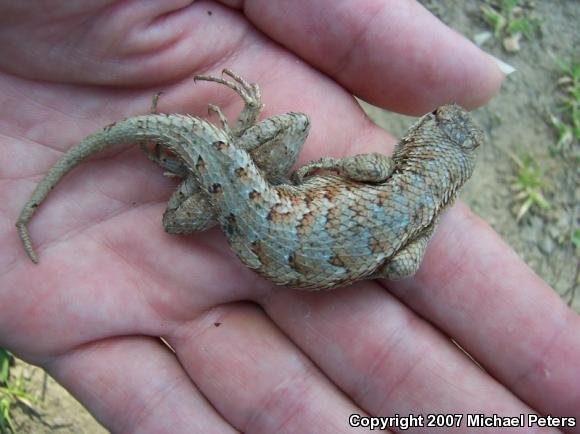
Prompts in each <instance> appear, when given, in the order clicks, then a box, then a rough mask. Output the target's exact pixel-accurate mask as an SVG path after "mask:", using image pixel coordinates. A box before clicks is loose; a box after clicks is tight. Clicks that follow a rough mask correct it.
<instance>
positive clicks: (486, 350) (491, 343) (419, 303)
mask: <svg viewBox="0 0 580 434" xmlns="http://www.w3.org/2000/svg"><path fill="white" fill-rule="evenodd" d="M385 285H388V286H389V287H390V288H393V290H394V291H395V292H396V294H397V296H398V297H400V298H401V299H402V300H403V301H404V302H405V303H406V304H409V305H410V306H411V307H412V308H413V310H415V311H416V312H418V313H419V314H420V315H422V316H424V317H425V318H428V319H429V320H430V321H431V322H433V323H435V324H436V325H437V326H438V327H440V328H441V329H442V330H444V331H445V332H447V333H449V334H450V335H451V336H452V337H453V338H454V339H455V340H456V341H457V342H458V343H459V344H460V345H461V346H462V347H463V348H465V349H466V350H467V351H468V352H469V353H470V354H472V355H473V356H474V357H475V358H476V359H477V360H478V362H480V363H481V364H482V365H483V366H484V368H485V369H486V370H488V371H489V372H490V373H491V374H492V375H494V376H495V377H496V378H498V379H499V381H501V382H502V383H503V384H505V385H506V386H507V387H508V388H509V389H510V390H513V391H514V392H515V393H516V394H517V395H518V396H519V397H520V398H521V399H522V400H523V401H525V402H527V403H529V404H530V405H531V406H532V407H534V408H535V409H536V410H538V411H540V412H541V413H543V414H551V415H554V416H556V415H559V416H568V417H570V416H575V417H576V418H577V419H578V418H579V417H580V375H579V373H580V368H579V366H580V317H579V316H578V315H577V314H575V313H574V312H572V311H571V310H570V309H569V308H568V307H567V306H566V305H565V304H564V303H563V302H562V300H560V298H559V297H558V296H557V294H556V293H555V292H554V291H553V290H552V289H551V288H549V287H548V285H546V283H545V282H543V281H542V280H541V279H540V278H539V277H538V276H536V275H535V274H534V272H533V271H532V270H531V269H529V268H528V267H527V266H526V265H525V264H524V263H523V262H522V260H521V259H520V258H519V257H518V256H517V255H516V254H515V253H514V252H513V251H512V250H511V249H510V248H509V247H508V246H507V245H506V244H505V243H504V242H503V241H502V240H501V239H499V237H498V236H497V234H496V233H495V232H493V230H491V229H490V228H489V226H487V225H486V224H485V223H484V222H482V221H481V220H480V219H479V218H477V217H476V216H474V215H473V214H472V213H471V212H470V211H469V210H468V209H467V208H466V207H465V206H460V207H456V208H455V209H454V210H453V211H452V212H449V213H448V214H447V215H446V216H445V217H444V218H443V221H442V224H441V226H440V229H439V231H438V232H436V234H435V237H434V239H433V240H432V243H431V245H430V246H429V249H428V250H427V255H426V257H425V261H424V262H423V265H422V266H421V268H420V269H419V272H418V273H417V275H416V276H415V277H414V278H413V279H408V280H406V281H403V282H398V283H387V282H385Z"/></svg>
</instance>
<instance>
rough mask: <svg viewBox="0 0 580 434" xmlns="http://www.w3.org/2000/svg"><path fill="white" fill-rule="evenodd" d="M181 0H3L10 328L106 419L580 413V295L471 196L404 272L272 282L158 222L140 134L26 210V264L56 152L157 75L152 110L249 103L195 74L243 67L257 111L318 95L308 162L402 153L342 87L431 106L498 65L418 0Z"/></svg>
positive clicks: (179, 427)
mask: <svg viewBox="0 0 580 434" xmlns="http://www.w3.org/2000/svg"><path fill="white" fill-rule="evenodd" d="M189 3H190V2H178V1H166V2H134V3H128V2H104V1H103V2H86V4H85V3H82V4H80V6H79V5H76V4H75V5H74V7H75V8H77V9H75V10H71V9H70V8H72V7H73V6H71V5H72V3H71V2H64V1H63V2H61V5H60V6H59V5H55V4H53V7H52V9H50V10H44V9H42V10H41V9H40V8H37V9H34V10H30V6H28V7H27V6H26V5H24V4H23V3H22V2H4V3H3V4H2V3H0V5H1V6H0V8H1V10H2V12H3V13H2V14H0V16H1V17H2V18H0V21H1V22H2V25H1V26H0V40H2V41H3V43H2V45H0V50H2V51H1V52H2V55H0V67H1V68H2V72H1V75H0V89H1V91H0V95H1V96H0V98H2V105H1V108H0V110H2V112H1V114H0V131H1V132H2V138H0V140H1V141H2V146H1V148H0V149H2V153H1V154H0V168H1V171H2V172H1V174H0V181H1V184H0V191H1V194H2V196H1V197H2V201H1V203H2V207H1V215H2V223H1V224H2V230H1V231H0V233H1V235H2V245H3V246H4V247H3V249H2V251H1V252H0V254H1V256H0V267H1V268H0V269H1V272H0V300H2V304H1V305H0V330H1V331H2V332H1V333H0V346H4V347H7V348H9V349H10V350H12V351H14V352H15V353H16V354H17V355H18V356H20V357H22V358H24V359H26V360H28V361H30V362H33V363H36V364H39V365H41V366H43V367H44V368H45V369H47V370H48V372H49V373H50V374H51V375H53V376H54V377H55V378H56V379H57V380H58V381H60V382H61V383H62V384H63V385H65V387H67V388H68V389H69V390H70V391H71V392H72V393H73V394H74V395H75V396H76V397H77V398H78V399H80V400H81V402H83V403H84V405H85V406H87V408H88V409H89V410H90V411H91V412H92V413H93V414H94V415H95V416H96V417H97V418H98V419H99V420H100V421H101V423H103V424H104V425H105V426H106V427H108V428H109V429H111V430H112V431H114V432H128V431H135V432H155V433H157V432H172V433H178V432H188V433H189V432H228V431H235V430H240V431H244V432H260V431H263V432H273V431H291V430H292V431H296V432H326V431H327V432H345V431H350V428H349V426H348V425H347V423H348V418H349V415H351V414H354V413H358V414H361V415H365V414H371V415H382V416H392V415H394V414H395V413H398V414H402V415H405V414H408V413H413V414H418V413H422V414H427V413H485V414H488V415H491V414H493V413H495V414H498V415H502V416H508V415H509V416H515V415H519V414H520V413H524V414H525V413H530V412H533V411H536V412H538V413H541V414H546V413H550V414H552V415H562V416H576V417H579V416H580V414H579V410H578V409H580V396H578V394H577V392H575V391H577V390H580V387H579V386H580V384H579V383H580V379H579V377H580V376H578V368H577V366H578V361H579V360H580V342H579V338H578V336H580V333H579V331H580V324H579V320H578V316H577V315H575V314H574V313H572V312H571V311H570V310H568V309H567V307H566V306H565V305H564V304H563V303H562V302H561V301H560V300H559V299H558V297H557V296H556V295H555V294H554V293H553V292H552V291H551V289H550V288H549V287H547V285H546V284H545V283H543V282H542V281H541V280H540V279H539V278H538V277H537V276H535V275H534V274H533V273H532V272H531V271H530V270H529V269H528V268H527V267H526V266H525V265H524V264H523V263H522V262H521V261H520V260H519V259H518V258H517V256H516V255H515V254H514V253H513V252H512V251H511V250H510V249H509V247H507V246H506V245H505V244H504V243H503V242H502V241H501V240H500V239H499V238H498V237H497V235H496V234H495V233H494V232H493V231H492V230H491V229H490V228H489V227H488V226H487V225H485V223H483V222H481V221H480V220H479V219H478V218H477V217H475V216H474V215H473V214H471V213H470V212H469V210H468V209H467V208H466V207H465V206H463V205H457V206H455V207H454V208H453V209H452V210H450V211H449V212H448V213H447V214H446V216H445V217H444V218H443V219H442V222H441V224H440V226H439V228H438V230H437V232H436V235H435V237H434V239H433V240H432V242H431V245H430V247H429V249H428V251H427V255H426V258H425V261H424V263H423V265H422V267H421V269H420V270H419V272H418V273H417V275H416V276H415V277H414V278H412V279H407V280H405V281H403V282H398V283H393V282H383V281H380V282H379V281H375V282H361V283H359V284H356V285H353V286H352V287H350V288H345V289H339V290H336V291H332V292H322V293H307V292H300V291H295V290H290V289H284V288H273V287H272V285H270V284H268V283H267V282H265V281H263V280H262V279H260V278H259V277H257V276H255V275H254V274H253V273H252V272H250V271H249V270H247V269H245V268H244V267H243V265H241V264H240V263H239V261H238V260H237V259H236V258H235V257H234V255H233V254H232V253H231V252H230V251H229V248H228V247H227V245H226V243H225V242H224V238H223V236H222V235H221V233H220V232H219V231H216V230H212V231H210V232H207V233H203V234H194V235H193V236H190V237H176V236H170V235H167V234H165V233H164V232H163V229H162V226H161V223H160V220H161V215H162V212H163V208H164V207H165V202H166V200H167V199H168V197H169V195H170V193H171V191H172V189H173V188H174V187H175V185H174V184H173V183H172V181H170V180H167V179H165V178H163V177H162V176H161V173H160V170H159V167H158V166H156V165H155V164H153V163H151V162H149V161H148V160H147V159H146V158H145V157H144V156H143V155H142V153H141V152H140V151H139V150H138V149H137V148H136V147H130V148H126V149H125V150H123V151H121V152H120V151H116V154H115V153H111V152H110V153H107V154H106V156H107V158H100V157H101V156H99V158H98V159H93V160H91V162H90V163H87V164H85V165H83V167H82V168H79V169H78V170H75V171H74V173H71V174H70V175H69V176H67V177H66V178H65V179H64V180H63V182H62V183H61V184H59V186H58V188H57V189H55V191H54V192H53V193H52V194H51V195H50V197H49V198H48V200H47V202H46V205H45V206H43V207H42V208H40V209H39V211H38V213H37V215H36V216H35V218H34V220H33V221H32V223H31V224H30V229H31V232H32V237H33V239H34V241H35V245H36V247H37V248H38V251H39V253H40V264H39V265H34V264H32V263H31V262H29V260H28V258H27V257H26V255H25V253H24V251H23V249H22V247H21V245H20V240H19V239H18V237H17V235H16V231H15V229H14V222H15V220H16V217H17V215H18V212H19V210H20V207H21V206H22V205H23V203H24V201H25V200H26V199H27V197H28V195H29V194H30V192H31V191H32V189H33V188H34V186H35V184H36V182H37V181H38V180H39V178H40V177H41V176H42V175H43V174H44V173H45V172H46V170H47V169H48V167H50V165H51V164H52V163H54V161H55V160H56V159H57V158H58V155H59V153H60V152H62V151H63V150H65V149H67V148H69V147H71V146H72V145H74V144H75V143H77V142H78V141H79V140H80V139H82V138H83V137H84V136H86V135H87V134H89V133H91V132H93V131H96V130H98V129H100V128H101V127H102V126H103V125H106V124H108V123H110V122H112V121H115V120H118V119H121V118H123V117H127V116H132V115H136V114H142V113H146V112H147V111H148V108H149V105H150V101H151V98H152V96H153V95H154V94H155V93H156V92H157V91H159V90H163V91H164V95H163V97H162V99H161V102H160V111H163V112H183V113H192V114H197V115H204V114H205V112H206V107H207V103H216V104H219V105H220V106H222V107H223V108H224V111H225V113H226V114H227V115H228V117H229V119H234V118H235V117H236V116H237V113H238V112H239V109H240V104H239V99H238V98H237V97H236V95H235V94H233V93H232V92H228V91H227V90H224V89H222V88H221V87H220V86H210V85H203V86H201V85H200V86H196V85H194V84H193V83H192V79H191V77H192V76H193V75H195V74H198V73H204V74H207V73H215V72H217V71H219V70H221V69H222V68H223V67H224V66H227V67H231V68H233V69H234V70H236V71H238V72H240V74H241V75H242V76H243V77H245V78H247V79H249V80H250V81H252V82H256V83H259V84H260V86H261V88H262V94H263V97H264V101H265V103H266V110H265V116H270V115H273V114H278V113H283V112H286V111H290V110H292V111H302V112H305V113H307V114H308V115H309V116H310V117H311V119H312V130H311V134H310V137H309V139H308V140H307V142H306V145H305V149H304V152H303V154H302V155H301V159H300V162H301V163H303V162H305V161H308V160H312V159H314V158H317V157H320V156H322V155H334V156H342V155H349V154H354V153H360V152H373V151H380V152H390V147H391V146H392V144H393V140H392V138H391V137H390V136H388V135H387V134H386V133H385V132H384V131H382V130H380V129H379V128H377V127H376V126H374V125H373V124H372V123H371V122H370V121H369V120H368V119H367V118H366V117H365V116H364V115H363V113H362V111H361V110H360V108H359V107H358V105H357V104H356V102H355V101H354V100H353V98H352V97H351V96H350V93H354V94H355V95H357V96H359V97H361V98H363V99H366V100H368V101H369V102H371V103H373V104H376V105H380V106H383V107H386V108H390V109H393V110H397V111H401V112H405V113H412V114H417V115H419V114H422V113H424V112H426V111H428V110H430V109H432V108H433V107H435V106H437V105H441V104H443V103H445V102H450V101H454V102H458V103H460V104H462V105H464V106H466V107H470V108H473V107H475V106H478V105H480V104H483V103H484V102H485V101H486V100H487V99H488V98H489V97H490V96H491V95H492V94H493V92H494V91H495V90H496V89H497V87H498V86H499V85H500V82H501V80H502V76H501V73H500V72H499V71H498V70H497V68H496V66H495V64H494V63H493V61H492V60H490V58H488V57H487V56H486V55H485V54H483V53H482V52H480V51H479V50H478V49H477V48H474V47H473V46H472V45H471V44H470V43H469V42H468V41H466V40H464V39H463V38H462V37H460V36H458V35H457V34H455V33H454V32H452V31H450V30H448V29H446V28H445V27H444V26H443V25H442V24H440V23H439V22H438V21H437V20H435V19H434V18H433V17H431V16H430V15H429V14H428V13H427V12H425V11H424V10H423V9H422V8H420V7H419V6H417V5H416V4H414V3H411V2H404V1H400V2H391V3H393V4H389V6H390V7H388V6H386V2H379V1H368V0H367V1H364V2H362V1H361V2H344V3H343V2H330V1H328V2H325V1H319V2H307V1H302V0H298V1H294V2H268V1H258V0H256V1H253V2H250V1H248V2H245V3H243V10H240V11H235V10H232V9H228V8H226V7H224V6H223V5H220V4H219V3H216V2H202V1H200V2H195V3H193V4H191V5H189ZM222 3H227V2H225V1H224V2H222ZM229 3H232V6H235V7H241V5H242V3H241V2H233V1H232V2H229ZM20 8H24V11H23V12H21V11H20V10H19V9H20ZM284 8H287V9H286V10H284ZM210 12H211V13H210ZM261 32H262V33H261ZM281 46H283V47H285V48H282V47H281ZM344 88H346V91H345V89H344ZM230 101H231V102H232V104H231V105H230V104H229V103H230ZM137 222H138V223H139V224H138V225H137V224H136V223H137ZM386 288H388V289H389V292H388V291H387V290H386ZM393 294H394V295H393ZM158 336H163V337H164V338H165V339H166V341H167V342H168V343H169V344H170V345H171V346H172V348H173V349H174V350H175V353H173V352H171V351H170V350H169V349H168V348H167V347H166V346H164V345H163V344H161V343H160V342H159V340H158V339H157V337H158ZM449 338H452V339H454V340H455V341H456V342H458V343H459V344H460V345H461V346H462V347H463V348H464V349H465V350H466V351H468V352H469V353H470V354H471V355H472V356H473V357H474V358H475V359H476V360H477V361H478V362H479V363H480V364H481V365H482V366H483V367H484V368H485V369H486V371H482V370H480V369H479V368H477V367H476V366H475V365H474V364H473V363H472V361H471V360H470V359H469V358H467V357H466V356H465V355H464V354H463V353H462V352H461V351H460V350H459V349H458V348H457V347H456V346H455V345H453V344H452V343H451V341H450V340H449ZM462 426H463V427H465V424H463V425H462ZM526 432H529V430H526Z"/></svg>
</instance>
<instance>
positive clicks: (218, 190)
mask: <svg viewBox="0 0 580 434" xmlns="http://www.w3.org/2000/svg"><path fill="white" fill-rule="evenodd" d="M223 191H224V188H223V187H222V185H221V184H218V183H217V182H216V183H215V184H213V185H212V186H211V192H212V193H213V194H221V193H223Z"/></svg>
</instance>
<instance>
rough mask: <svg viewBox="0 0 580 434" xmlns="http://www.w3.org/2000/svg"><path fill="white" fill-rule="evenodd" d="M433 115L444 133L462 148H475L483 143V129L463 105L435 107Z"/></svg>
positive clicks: (467, 149)
mask: <svg viewBox="0 0 580 434" xmlns="http://www.w3.org/2000/svg"><path fill="white" fill-rule="evenodd" d="M432 115H433V116H434V117H435V120H436V122H437V124H438V126H439V128H440V129H441V131H442V132H443V134H444V135H445V136H446V137H447V138H448V139H449V140H450V141H451V142H453V143H454V144H456V145H457V146H459V147H461V148H462V149H465V150H466V151H469V150H475V149H477V148H478V147H479V145H481V144H482V143H483V138H484V137H483V131H482V130H481V128H479V127H478V126H477V125H476V124H475V123H474V122H473V120H472V119H471V116H470V115H469V113H467V111H465V109H463V107H461V106H459V105H457V104H448V105H443V106H441V107H439V108H437V109H435V110H434V111H433V112H432Z"/></svg>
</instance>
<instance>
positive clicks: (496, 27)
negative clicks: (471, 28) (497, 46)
mask: <svg viewBox="0 0 580 434" xmlns="http://www.w3.org/2000/svg"><path fill="white" fill-rule="evenodd" d="M523 3H524V2H522V0H501V1H498V2H493V3H490V4H484V5H482V6H481V12H482V13H483V17H484V19H485V21H487V22H488V23H489V24H490V25H491V27H492V29H493V34H494V36H495V37H496V38H497V39H504V38H506V37H514V36H517V35H522V36H523V37H524V38H525V39H531V37H532V35H533V34H534V32H535V31H536V30H538V29H539V27H540V20H539V19H538V18H535V17H532V16H531V15H530V14H529V12H528V8H524V7H523Z"/></svg>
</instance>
